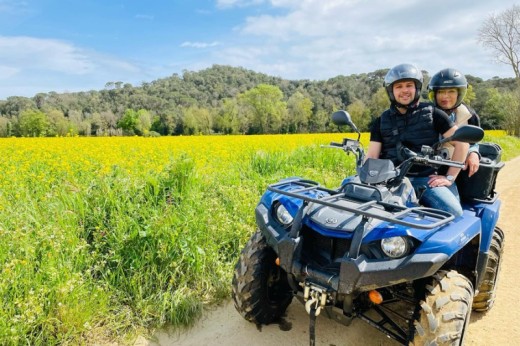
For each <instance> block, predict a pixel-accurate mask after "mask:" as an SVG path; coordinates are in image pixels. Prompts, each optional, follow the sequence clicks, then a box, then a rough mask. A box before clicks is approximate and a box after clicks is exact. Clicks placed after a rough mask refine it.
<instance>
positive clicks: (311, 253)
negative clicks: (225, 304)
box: [232, 111, 504, 345]
mask: <svg viewBox="0 0 520 346" xmlns="http://www.w3.org/2000/svg"><path fill="white" fill-rule="evenodd" d="M332 120H333V121H334V123H335V124H336V125H338V126H339V125H350V127H351V128H352V129H353V130H355V132H356V133H357V135H358V137H357V140H354V139H349V138H345V139H344V140H343V143H331V144H330V145H328V147H335V148H340V149H343V150H344V151H345V152H346V153H347V154H348V153H353V154H354V155H355V158H356V166H357V174H356V175H355V176H352V177H348V178H346V179H345V180H344V181H343V183H342V184H341V186H340V187H339V188H335V189H328V188H325V187H322V186H320V185H319V184H318V183H317V182H315V181H311V180H306V179H302V178H289V179H284V180H281V181H279V182H277V183H275V184H272V185H270V186H269V187H268V188H267V191H266V192H265V193H264V195H263V196H262V198H261V200H260V202H259V204H258V206H257V207H256V210H255V213H256V222H257V225H258V231H257V232H256V233H254V234H253V235H252V237H251V238H250V240H249V241H248V243H247V244H246V245H245V248H244V249H243V250H242V252H241V254H240V257H239V260H238V263H237V264H236V267H235V271H234V276H233V283H232V297H233V300H234V304H235V308H236V309H237V310H238V312H239V313H240V314H241V315H242V316H243V317H244V318H245V319H246V320H248V321H250V322H252V323H255V324H257V325H261V324H269V323H273V322H277V321H280V319H281V318H282V317H283V315H284V313H285V311H286V309H287V307H288V306H289V304H290V303H291V301H292V299H293V297H297V298H298V299H299V300H300V301H301V302H302V303H303V304H304V306H305V309H306V310H307V312H308V313H309V315H310V320H309V336H310V344H311V345H314V343H315V337H316V336H315V319H316V316H318V315H319V314H320V313H323V314H324V315H327V317H329V318H331V319H334V320H336V321H338V322H341V323H343V324H345V325H347V326H348V325H349V324H350V323H351V321H352V320H353V319H354V318H360V319H361V320H363V321H365V322H367V323H368V324H370V325H371V326H373V327H375V328H376V329H378V330H379V331H381V332H383V333H385V334H386V335H387V336H388V337H391V338H393V339H394V340H396V341H397V342H400V343H402V344H414V345H459V344H462V343H463V341H464V333H465V331H466V326H467V325H468V322H469V317H470V314H471V311H472V310H475V311H487V310H489V309H490V308H491V307H492V306H493V302H494V300H495V293H496V289H497V282H498V277H499V272H500V264H501V256H502V250H503V246H504V233H503V232H502V230H500V228H498V227H497V226H496V224H497V220H498V217H499V211H500V203H501V202H500V199H499V198H498V195H497V193H496V192H495V190H494V184H495V179H496V176H497V173H498V171H499V170H500V168H501V167H502V166H503V165H504V163H503V162H500V154H501V151H500V150H501V149H500V147H499V146H497V145H495V144H486V143H481V144H480V148H481V154H482V159H481V165H480V168H479V171H478V172H479V174H476V175H474V176H472V177H471V178H468V177H467V176H466V178H465V181H462V180H463V178H460V179H461V181H460V183H458V185H460V186H461V185H464V184H466V185H468V186H469V187H468V186H466V188H461V191H462V192H464V194H461V199H462V201H463V202H462V204H463V210H464V212H463V215H462V216H461V217H454V216H453V215H452V214H450V213H448V212H445V211H442V210H438V209H432V208H427V207H424V206H420V205H419V204H418V203H417V200H418V198H417V197H420V196H418V195H420V194H421V191H417V192H416V191H414V189H413V188H412V186H411V184H410V181H409V180H408V178H407V177H406V174H407V172H408V170H409V169H410V167H411V166H412V165H414V164H421V165H428V166H431V167H440V166H455V167H463V165H462V163H460V162H456V161H450V160H447V159H443V158H442V156H440V155H439V152H440V146H441V144H442V143H443V142H445V141H450V140H457V141H462V142H469V143H474V142H478V141H480V140H481V139H482V137H483V134H484V133H483V131H482V130H481V129H480V128H478V127H473V126H469V125H468V126H464V127H461V128H459V129H458V130H457V131H456V132H455V134H454V135H453V136H452V137H449V138H446V139H443V140H442V141H440V142H439V143H437V144H436V145H434V146H433V147H426V146H423V148H422V150H421V153H413V152H411V151H410V150H407V152H406V154H407V155H408V156H407V157H408V158H407V159H406V160H405V161H404V162H403V163H402V164H400V165H399V166H397V167H395V166H394V164H393V163H392V162H391V161H390V160H382V159H367V160H365V157H364V149H363V147H362V145H361V143H360V141H359V138H360V133H359V131H358V130H357V128H356V127H355V125H354V124H353V123H352V121H351V119H350V115H349V114H348V113H347V112H345V111H338V112H336V113H334V114H333V115H332ZM463 172H464V171H461V174H459V176H463Z"/></svg>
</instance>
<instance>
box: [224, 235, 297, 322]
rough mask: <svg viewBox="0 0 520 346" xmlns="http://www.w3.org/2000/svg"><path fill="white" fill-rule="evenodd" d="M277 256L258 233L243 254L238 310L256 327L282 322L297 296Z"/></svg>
mask: <svg viewBox="0 0 520 346" xmlns="http://www.w3.org/2000/svg"><path fill="white" fill-rule="evenodd" d="M276 257H277V255H276V253H275V252H274V251H273V249H271V248H270V247H269V246H268V245H267V242H266V240H265V238H264V236H263V235H262V233H261V232H260V231H257V232H256V233H255V234H253V236H252V237H251V239H249V241H248V242H247V244H246V246H245V247H244V249H243V250H242V252H241V253H240V257H239V260H238V262H237V264H236V266H235V272H234V275H233V283H232V286H233V291H232V297H233V300H234V303H235V308H236V309H237V311H238V312H239V313H240V314H241V315H242V317H244V318H245V319H246V320H248V321H250V322H253V323H255V324H269V323H272V322H275V321H278V320H279V319H280V318H281V317H282V316H283V314H284V313H285V311H286V310H287V307H288V306H289V304H290V303H291V301H292V298H293V296H294V294H293V292H292V290H291V287H290V285H289V283H288V281H287V273H286V272H285V271H284V270H283V269H281V268H280V267H279V266H277V265H276V264H275V260H276Z"/></svg>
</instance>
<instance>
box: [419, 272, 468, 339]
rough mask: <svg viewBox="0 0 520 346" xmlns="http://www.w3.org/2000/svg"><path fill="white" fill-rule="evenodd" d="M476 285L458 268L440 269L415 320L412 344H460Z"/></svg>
mask: <svg viewBox="0 0 520 346" xmlns="http://www.w3.org/2000/svg"><path fill="white" fill-rule="evenodd" d="M472 301H473V285H472V284H471V281H470V280H469V279H468V278H466V277H465V276H463V275H461V274H459V273H458V272H457V271H454V270H451V271H444V270H441V271H439V272H437V273H436V274H435V275H434V276H433V277H432V283H431V285H427V286H426V296H425V299H424V300H422V301H420V302H419V306H418V310H419V311H418V312H419V314H418V318H417V319H416V320H415V321H414V329H415V332H414V336H413V345H421V346H422V345H461V344H462V341H463V339H464V333H465V330H466V326H467V324H468V323H469V316H470V314H471V308H470V306H471V302H472Z"/></svg>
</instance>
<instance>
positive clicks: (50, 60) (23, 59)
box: [0, 36, 95, 74]
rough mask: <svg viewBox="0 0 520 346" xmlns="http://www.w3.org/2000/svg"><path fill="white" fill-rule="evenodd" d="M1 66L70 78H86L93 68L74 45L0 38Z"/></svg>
mask: <svg viewBox="0 0 520 346" xmlns="http://www.w3.org/2000/svg"><path fill="white" fill-rule="evenodd" d="M0 51H1V52H2V55H1V56H0V63H1V64H2V65H4V66H11V67H13V68H14V67H16V68H18V69H23V68H31V69H37V68H44V69H49V70H53V71H58V72H64V73H70V74H85V73H89V72H90V71H92V70H93V69H94V68H95V64H94V63H93V62H92V61H91V60H90V59H89V58H88V57H87V56H86V55H85V54H84V53H83V52H81V50H80V49H77V48H76V47H74V46H73V45H70V44H67V43H65V42H61V41H58V40H50V39H39V38H33V37H24V36H19V37H6V36H0Z"/></svg>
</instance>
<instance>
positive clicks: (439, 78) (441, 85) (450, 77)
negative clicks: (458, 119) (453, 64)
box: [428, 68, 468, 108]
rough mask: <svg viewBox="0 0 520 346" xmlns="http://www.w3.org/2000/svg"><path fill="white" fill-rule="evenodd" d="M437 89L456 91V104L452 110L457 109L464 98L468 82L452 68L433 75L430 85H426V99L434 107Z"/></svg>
mask: <svg viewBox="0 0 520 346" xmlns="http://www.w3.org/2000/svg"><path fill="white" fill-rule="evenodd" d="M439 89H457V102H455V106H453V108H457V107H458V106H460V104H461V103H462V100H463V99H464V96H466V91H467V90H468V81H467V80H466V77H464V75H463V74H462V73H460V72H459V71H457V70H455V69H454V68H445V69H444V70H440V71H439V72H437V73H436V74H434V75H433V77H432V79H430V83H428V98H429V99H430V101H432V102H433V104H434V105H435V106H437V100H436V99H435V94H436V93H437V90H439Z"/></svg>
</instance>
